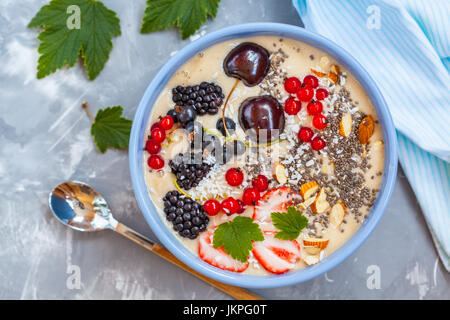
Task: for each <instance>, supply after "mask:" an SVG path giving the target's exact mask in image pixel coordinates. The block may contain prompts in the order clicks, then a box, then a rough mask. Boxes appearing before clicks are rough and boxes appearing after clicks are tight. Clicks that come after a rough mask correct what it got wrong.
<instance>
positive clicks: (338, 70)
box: [330, 64, 341, 75]
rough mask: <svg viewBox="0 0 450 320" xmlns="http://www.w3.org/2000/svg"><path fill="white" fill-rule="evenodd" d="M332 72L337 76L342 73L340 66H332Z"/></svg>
mask: <svg viewBox="0 0 450 320" xmlns="http://www.w3.org/2000/svg"><path fill="white" fill-rule="evenodd" d="M330 70H331V72H332V73H334V74H335V75H339V73H341V69H339V66H337V65H335V64H333V65H331V68H330Z"/></svg>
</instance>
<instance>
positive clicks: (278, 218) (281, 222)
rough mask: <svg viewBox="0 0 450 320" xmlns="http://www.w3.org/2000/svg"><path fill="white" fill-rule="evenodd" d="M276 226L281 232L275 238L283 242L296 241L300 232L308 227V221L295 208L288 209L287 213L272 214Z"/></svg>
mask: <svg viewBox="0 0 450 320" xmlns="http://www.w3.org/2000/svg"><path fill="white" fill-rule="evenodd" d="M270 217H271V218H272V222H273V224H274V226H275V227H276V228H277V229H278V230H280V232H278V233H277V234H276V235H275V238H278V239H281V240H294V239H297V238H298V236H299V235H300V231H302V229H303V228H305V227H306V226H308V219H307V218H306V217H305V216H303V215H302V213H301V211H300V210H297V209H296V208H295V207H293V206H290V207H287V212H272V213H271V214H270Z"/></svg>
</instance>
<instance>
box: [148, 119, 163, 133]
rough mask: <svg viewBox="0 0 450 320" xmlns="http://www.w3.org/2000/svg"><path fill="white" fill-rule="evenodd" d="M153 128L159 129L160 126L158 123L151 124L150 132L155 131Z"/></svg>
mask: <svg viewBox="0 0 450 320" xmlns="http://www.w3.org/2000/svg"><path fill="white" fill-rule="evenodd" d="M155 128H161V125H160V124H159V121H158V122H155V123H154V124H152V126H151V127H150V132H151V131H152V130H153V129H155Z"/></svg>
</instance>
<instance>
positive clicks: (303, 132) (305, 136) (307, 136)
mask: <svg viewBox="0 0 450 320" xmlns="http://www.w3.org/2000/svg"><path fill="white" fill-rule="evenodd" d="M313 135H314V132H313V131H312V129H311V128H308V127H301V128H300V130H299V131H298V134H297V136H298V139H299V140H300V141H302V142H309V141H311V139H312V137H313Z"/></svg>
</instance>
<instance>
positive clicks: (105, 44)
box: [28, 0, 120, 80]
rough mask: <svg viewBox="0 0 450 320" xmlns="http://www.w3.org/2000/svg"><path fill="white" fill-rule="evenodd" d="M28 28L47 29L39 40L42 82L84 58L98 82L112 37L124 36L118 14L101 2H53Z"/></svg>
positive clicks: (39, 74) (56, 0)
mask: <svg viewBox="0 0 450 320" xmlns="http://www.w3.org/2000/svg"><path fill="white" fill-rule="evenodd" d="M28 27H29V28H43V30H42V31H41V32H40V34H39V36H38V39H39V41H40V44H39V49H38V52H39V54H40V57H39V61H38V72H37V77H38V78H39V79H41V78H43V77H45V76H47V75H49V74H51V73H53V72H55V71H56V70H57V69H60V68H62V67H64V66H69V67H73V66H74V65H75V63H76V61H77V59H78V57H79V56H80V55H81V57H82V58H83V60H84V64H85V66H86V70H87V74H88V77H89V79H90V80H93V79H95V77H97V75H98V74H99V73H100V71H101V70H102V69H103V67H104V65H105V63H106V61H108V58H109V53H110V51H111V49H112V37H113V36H119V35H120V20H119V18H117V17H116V13H115V12H114V11H111V10H109V9H108V8H106V7H105V6H104V5H103V3H101V2H100V1H97V0H52V1H50V3H49V4H48V5H45V6H43V7H42V8H41V9H40V10H39V12H38V13H37V14H36V15H35V16H34V18H33V19H32V20H31V22H30V23H29V24H28Z"/></svg>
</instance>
